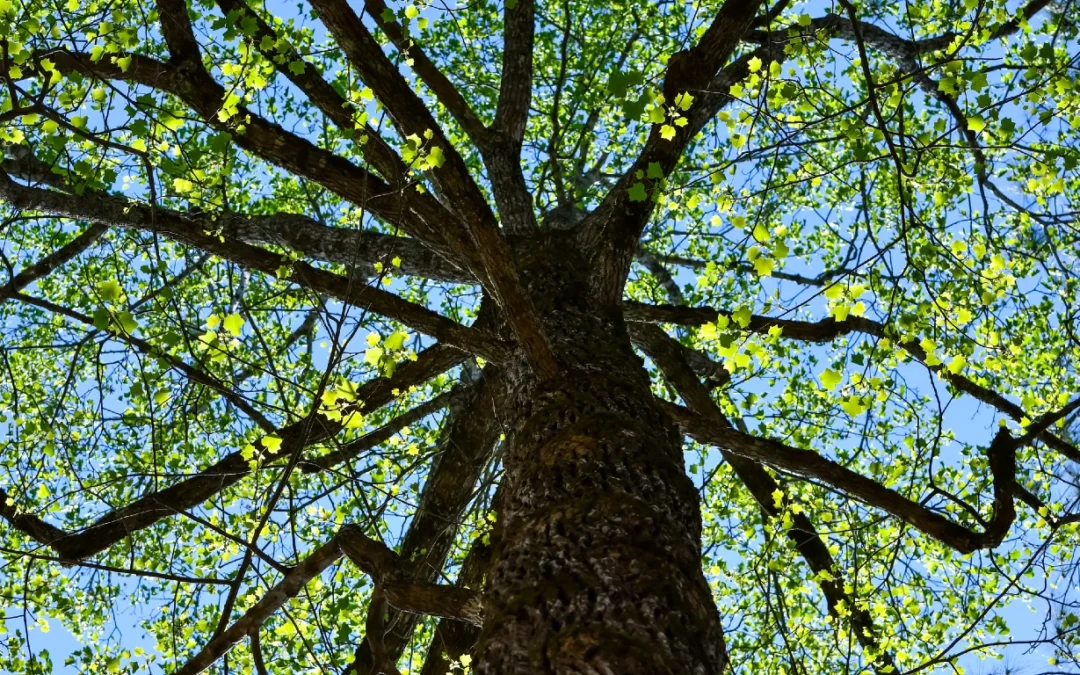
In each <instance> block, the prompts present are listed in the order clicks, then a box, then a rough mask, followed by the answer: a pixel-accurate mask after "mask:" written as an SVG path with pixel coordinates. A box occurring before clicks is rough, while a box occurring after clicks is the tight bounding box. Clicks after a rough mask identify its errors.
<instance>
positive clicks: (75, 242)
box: [0, 223, 109, 302]
mask: <svg viewBox="0 0 1080 675" xmlns="http://www.w3.org/2000/svg"><path fill="white" fill-rule="evenodd" d="M108 231H109V226H108V225H106V224H103V223H94V224H93V225H91V226H90V227H88V228H86V229H85V230H83V231H82V232H81V233H79V235H78V236H77V237H75V238H74V239H72V240H71V241H69V242H68V243H66V244H64V245H63V246H61V247H60V248H58V249H57V250H55V251H53V252H52V253H50V254H49V255H47V256H45V257H44V258H42V259H41V260H39V261H37V262H36V263H33V264H32V265H28V266H26V267H24V268H23V269H22V270H20V271H19V273H18V274H16V275H14V276H13V277H11V280H10V281H8V282H7V283H6V284H4V285H3V286H0V302H3V301H5V300H7V299H8V298H11V297H13V296H15V295H17V294H18V293H19V292H20V291H22V290H23V289H24V288H26V287H27V286H29V285H30V284H32V283H34V282H35V281H37V280H38V279H41V278H42V277H44V276H46V275H48V274H49V273H50V272H52V271H53V270H55V269H56V268H58V267H60V266H61V265H63V264H64V263H66V262H68V261H69V260H72V259H73V258H76V257H77V256H79V255H80V254H81V253H83V252H84V251H86V250H87V249H88V248H90V247H91V246H93V245H94V244H95V243H96V242H97V240H98V239H100V238H101V237H102V235H104V234H105V233H106V232H108Z"/></svg>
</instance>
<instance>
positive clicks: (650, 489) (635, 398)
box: [476, 233, 725, 675]
mask: <svg viewBox="0 0 1080 675" xmlns="http://www.w3.org/2000/svg"><path fill="white" fill-rule="evenodd" d="M529 246H530V248H529V250H528V251H525V252H522V253H521V254H520V257H521V258H522V259H521V260H520V261H519V262H520V264H521V266H522V268H523V270H524V272H523V275H522V276H523V282H524V283H525V284H526V286H527V288H528V292H529V295H530V296H531V298H532V300H533V302H534V303H535V304H536V305H537V310H538V312H539V313H540V316H541V322H542V324H543V327H544V329H545V331H546V332H547V335H548V336H549V338H550V340H551V343H552V346H553V349H554V351H555V355H556V359H557V360H558V362H559V367H560V375H559V376H558V377H557V378H555V379H554V380H552V381H548V382H545V383H543V384H540V383H538V382H537V381H536V379H535V378H534V377H533V376H532V375H531V373H530V371H529V369H528V367H527V366H526V365H525V363H524V361H522V362H520V363H514V364H511V365H510V366H509V367H508V372H509V374H510V379H511V382H513V386H512V393H511V395H510V397H509V399H508V401H507V406H508V413H509V415H508V417H509V419H510V420H511V424H510V430H509V433H508V437H507V449H506V455H505V459H504V463H505V478H504V481H505V483H504V486H503V488H504V494H505V496H506V501H505V503H504V505H503V508H502V510H501V512H500V513H499V514H498V517H499V521H500V526H501V527H500V529H501V531H502V537H501V541H500V542H499V544H498V546H497V549H496V552H495V559H494V561H493V565H492V568H491V571H490V573H489V576H488V580H487V588H486V597H487V602H488V606H487V607H486V608H485V616H486V620H485V627H484V631H483V633H482V634H481V637H480V641H479V645H478V647H477V650H476V654H477V664H476V665H477V672H478V673H480V674H481V675H495V674H499V675H505V674H509V673H522V674H524V673H530V674H531V673H581V674H589V675H592V674H597V675H624V674H633V673H671V674H672V675H676V674H679V675H681V674H684V673H685V674H690V673H695V674H706V673H719V672H721V670H722V669H723V667H724V665H725V653H724V645H723V635H722V631H721V628H720V622H719V617H718V615H717V612H716V608H715V605H714V603H713V599H712V594H711V592H710V590H709V587H708V584H707V583H706V581H705V578H704V575H703V573H702V569H701V544H700V541H701V514H700V510H699V503H698V495H697V491H696V490H695V489H694V487H693V485H692V483H691V482H690V480H689V478H688V477H687V475H686V472H685V470H684V465H683V457H682V443H681V437H680V435H679V433H678V432H677V431H676V429H675V426H674V424H673V422H672V420H671V419H669V418H668V417H667V415H666V414H664V413H663V412H662V411H661V410H659V409H658V408H657V407H656V406H655V405H654V404H653V403H652V395H651V393H650V385H649V378H648V375H647V373H646V372H645V370H644V368H643V364H642V361H641V359H640V358H638V356H637V355H636V354H635V353H634V352H633V350H632V348H631V344H630V339H629V336H628V335H627V331H626V328H625V326H624V324H623V321H622V317H621V312H620V310H619V308H617V307H597V306H595V305H594V304H593V303H592V302H591V301H590V300H589V299H588V293H587V284H586V279H585V270H586V268H587V266H586V264H585V262H584V260H582V259H581V258H580V257H579V256H578V255H577V254H576V253H575V252H574V251H573V248H572V246H570V245H569V242H568V241H567V237H566V235H564V234H560V233H552V234H550V235H548V236H545V237H544V238H543V240H542V241H541V242H539V243H537V242H535V240H534V241H530V242H529Z"/></svg>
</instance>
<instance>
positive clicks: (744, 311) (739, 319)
mask: <svg viewBox="0 0 1080 675" xmlns="http://www.w3.org/2000/svg"><path fill="white" fill-rule="evenodd" d="M752 316H753V314H751V312H750V308H749V307H741V308H739V309H737V310H736V311H734V312H732V313H731V318H732V319H735V323H737V324H739V326H741V327H742V328H747V327H749V326H750V318H751V317H752Z"/></svg>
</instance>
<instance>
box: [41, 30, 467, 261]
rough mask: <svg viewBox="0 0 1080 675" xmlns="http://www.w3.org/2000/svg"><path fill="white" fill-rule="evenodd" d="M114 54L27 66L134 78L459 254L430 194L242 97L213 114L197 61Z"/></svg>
mask: <svg viewBox="0 0 1080 675" xmlns="http://www.w3.org/2000/svg"><path fill="white" fill-rule="evenodd" d="M116 56H117V60H120V59H121V58H122V59H124V60H125V62H126V67H125V68H121V67H120V66H119V65H117V64H116V63H113V62H110V61H109V60H108V59H101V60H98V61H94V60H93V59H92V57H91V56H90V55H89V54H85V53H82V52H76V51H71V50H67V49H50V50H45V51H39V52H36V53H35V54H33V55H32V56H31V58H30V59H28V61H27V63H26V66H25V67H24V71H25V72H26V73H35V72H37V73H42V74H43V75H45V76H47V72H46V71H44V69H43V68H42V66H41V62H42V60H43V59H47V60H49V61H50V62H51V63H52V64H53V67H55V68H56V70H57V72H60V73H61V74H64V75H67V74H70V73H79V74H81V75H86V76H88V77H92V78H95V79H99V80H100V79H105V80H116V81H126V82H134V83H137V84H142V85H144V86H147V87H150V88H153V89H156V90H158V91H162V92H165V93H168V94H171V95H173V96H176V97H177V98H179V99H180V100H181V101H183V102H184V104H186V105H187V106H188V107H190V108H191V109H192V110H194V111H195V112H196V113H198V114H199V115H200V116H201V117H202V118H203V119H204V120H205V122H206V123H207V124H208V125H209V126H211V127H212V128H214V129H216V130H218V131H223V132H227V133H229V134H230V135H231V137H232V139H233V141H234V142H235V143H236V144H237V145H238V146H239V147H241V148H243V149H244V150H246V151H248V152H250V153H251V154H253V155H255V156H256V157H260V158H262V159H264V160H266V161H268V162H270V163H271V164H275V165H277V166H280V167H281V168H283V169H285V170H287V171H289V172H291V173H293V174H295V175H297V176H301V177H303V178H305V179H307V180H310V181H312V182H314V183H317V184H319V185H322V186H323V187H325V188H326V189H328V190H330V191H331V192H333V193H334V194H336V195H338V196H339V197H341V198H342V199H345V200H347V201H350V202H352V203H354V204H356V205H358V206H361V207H363V208H366V209H368V210H370V211H371V212H372V213H373V214H374V215H376V216H377V217H379V218H380V219H382V220H384V221H385V222H388V223H391V224H394V225H396V226H398V227H400V228H401V229H402V230H403V231H404V232H406V233H408V234H410V235H412V236H414V237H416V238H417V239H419V240H421V241H422V242H424V244H425V245H427V246H429V247H431V248H433V249H434V250H436V251H437V252H439V253H440V255H443V256H444V257H446V258H447V259H450V260H457V259H456V258H455V254H454V253H453V252H451V251H450V249H449V248H448V247H447V244H446V242H445V240H444V238H443V235H442V233H441V232H438V231H436V229H434V227H433V226H431V225H429V223H440V222H442V221H443V220H445V217H446V213H445V210H444V209H441V208H440V209H438V210H432V209H430V208H429V204H430V202H429V201H427V200H416V199H411V198H410V199H406V198H405V197H404V195H403V194H402V193H401V192H400V191H399V190H395V189H393V188H391V187H390V186H389V185H388V184H387V183H385V182H384V181H382V180H381V179H379V178H378V177H377V176H375V175H373V174H371V173H370V172H368V171H366V170H365V169H362V168H361V167H358V166H356V165H355V164H353V163H352V162H350V161H348V160H347V159H344V158H342V157H339V156H337V155H335V154H333V153H331V152H329V151H327V150H324V149H323V148H320V147H318V146H316V145H314V144H312V143H311V142H310V141H308V140H306V139H304V138H301V137H299V136H297V135H295V134H292V133H290V132H288V131H286V130H285V129H284V128H282V127H281V126H279V125H277V124H274V123H273V122H270V121H268V120H266V119H265V118H263V117H261V116H260V115H258V114H257V113H255V112H254V111H252V110H250V109H248V108H247V107H246V106H244V105H242V104H240V103H238V104H237V105H236V107H235V111H236V112H235V114H233V115H231V116H228V117H227V118H225V119H224V120H223V119H222V118H221V117H220V116H219V115H218V113H219V112H221V111H222V110H223V106H224V103H225V100H226V92H225V89H224V88H223V87H222V86H221V85H220V84H218V83H217V82H216V81H215V80H214V79H213V78H212V77H211V76H210V74H209V73H208V72H206V70H205V69H204V68H203V66H202V63H201V61H184V62H171V63H168V64H166V63H163V62H161V61H158V60H156V59H153V58H150V57H147V56H143V55H141V54H119V55H116ZM128 59H129V60H128ZM240 127H242V129H241V128H240ZM241 131H242V133H241Z"/></svg>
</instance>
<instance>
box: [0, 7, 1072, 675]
mask: <svg viewBox="0 0 1080 675" xmlns="http://www.w3.org/2000/svg"><path fill="white" fill-rule="evenodd" d="M1078 37H1080V8H1078V7H1077V6H1076V4H1075V2H1074V0H1053V1H1051V0H1030V1H1028V2H1020V3H1018V2H1006V1H1003V0H963V1H962V2H958V1H955V0H951V1H949V2H943V1H942V0H908V1H906V2H903V3H898V2H883V1H881V0H859V1H858V2H855V0H837V1H836V2H834V3H830V2H807V3H797V2H790V1H789V0H778V2H775V3H762V2H760V1H759V0H726V1H720V0H695V1H694V2H667V1H664V2H644V1H637V2H634V1H623V0H618V1H612V0H608V1H604V2H593V1H589V0H553V1H550V2H548V1H535V2H534V0H503V1H502V2H494V1H490V0H472V1H471V2H461V3H446V2H442V1H441V0H440V1H439V2H434V1H433V2H425V1H423V0H415V1H414V2H413V3H412V4H406V3H399V2H394V3H392V4H388V3H387V2H384V1H383V0H365V1H364V2H359V1H357V2H354V3H351V4H350V3H348V2H346V0H308V1H306V2H299V3H297V4H295V5H293V4H288V3H277V2H273V3H264V2H258V1H257V0H156V1H147V2H144V1H142V0H0V152H2V162H0V170H2V171H0V516H2V518H3V520H2V521H0V558H2V567H0V580H2V583H0V610H2V611H3V612H4V616H5V621H3V622H0V632H3V633H4V634H3V635H2V636H0V640H2V641H0V670H3V671H6V672H12V673H48V672H52V670H53V668H54V667H56V668H58V669H59V668H62V667H63V666H64V664H65V663H66V664H67V666H68V667H70V668H71V669H72V670H71V671H69V672H80V673H139V672H154V673H189V674H191V673H197V672H202V671H203V670H205V669H213V670H212V672H220V673H232V672H256V673H260V674H262V673H294V672H321V673H340V672H342V671H343V670H345V669H346V668H349V667H350V664H352V663H361V664H370V665H367V666H365V668H372V667H373V668H374V669H375V671H376V672H377V671H378V669H383V670H391V669H400V670H401V671H402V672H412V673H421V672H422V673H425V674H430V675H434V674H435V673H447V672H458V673H460V672H468V671H470V670H473V669H477V668H481V669H482V667H483V666H482V665H480V664H479V663H478V660H474V659H479V656H478V655H477V653H475V652H474V647H473V646H474V643H475V642H476V640H477V634H478V631H479V630H480V628H481V627H484V626H485V620H484V617H485V612H489V609H488V608H489V604H488V603H489V599H488V598H487V597H486V596H485V583H486V582H485V577H486V575H487V571H488V570H489V566H490V565H491V560H492V559H493V557H494V558H497V557H498V555H499V553H498V551H499V542H500V537H501V536H502V527H501V525H500V523H501V520H500V513H501V511H500V508H501V504H502V503H503V500H505V499H507V498H508V496H507V495H506V494H504V488H505V482H504V468H505V466H506V463H507V462H511V461H514V460H513V458H512V457H511V456H510V455H508V454H507V445H508V443H509V442H510V441H508V439H507V434H508V433H510V429H509V425H508V423H507V421H506V420H507V419H508V416H509V415H511V414H512V413H513V411H512V410H508V405H510V406H512V404H509V403H508V402H509V401H512V400H513V397H512V396H510V395H509V394H508V393H507V391H508V387H509V385H508V384H507V383H506V382H505V378H502V377H501V376H500V372H501V371H500V367H501V366H502V364H505V363H509V362H511V361H512V360H513V359H514V358H517V356H515V355H523V356H522V357H521V358H524V359H525V361H526V362H527V363H528V366H529V367H530V368H531V371H532V372H533V373H534V374H535V377H536V379H537V381H539V382H551V381H555V379H554V378H557V377H558V376H559V373H560V372H562V369H564V367H565V364H564V357H563V354H564V353H565V351H566V349H568V347H567V346H566V345H565V344H564V342H565V341H566V338H565V336H553V335H552V331H551V330H550V325H551V322H552V321H557V318H558V317H557V314H552V313H551V312H555V311H556V310H550V311H549V309H548V308H545V307H546V305H545V306H544V307H541V305H542V304H543V302H542V295H543V293H542V292H541V291H538V290H537V285H538V284H540V285H542V283H541V282H540V281H536V278H537V277H536V275H537V274H538V273H537V272H535V271H532V268H529V266H528V265H527V264H526V263H524V262H522V260H523V259H525V258H528V256H529V255H530V254H529V251H531V250H533V249H532V248H530V247H533V246H534V244H533V243H532V242H534V241H540V240H544V241H548V240H547V239H544V237H545V236H547V235H548V234H549V233H558V236H565V237H566V238H565V239H558V241H560V242H562V241H566V242H574V244H573V246H574V247H575V251H577V250H580V251H582V253H581V260H582V261H584V262H582V263H581V265H583V266H586V267H588V270H589V271H588V291H587V295H588V296H589V298H590V302H595V303H598V305H603V306H607V305H610V306H613V307H618V308H619V312H620V316H621V317H623V318H624V319H625V322H626V325H627V326H628V331H629V335H630V338H631V339H632V341H633V344H634V346H635V348H636V349H637V350H639V353H640V354H641V356H642V358H643V361H644V363H645V368H646V369H647V370H648V374H649V377H650V378H651V382H652V394H653V395H654V396H655V397H656V398H657V399H658V400H659V401H660V403H658V405H659V406H660V407H661V409H662V410H664V411H665V413H666V414H667V415H669V416H670V417H671V418H673V419H674V420H675V422H676V423H677V425H678V428H679V429H680V430H681V432H682V433H683V434H684V436H685V438H684V445H683V450H684V453H683V454H684V458H685V471H686V473H687V475H688V476H689V480H690V481H691V482H692V484H693V487H694V488H695V490H696V493H697V495H698V499H699V501H700V509H701V515H702V527H701V537H700V548H701V566H702V570H703V573H704V577H705V579H706V580H707V581H708V586H709V588H710V590H711V592H712V595H713V600H714V601H715V605H716V608H717V611H718V613H719V617H720V622H721V624H722V627H723V632H724V641H725V643H726V652H727V658H728V663H727V668H728V669H729V670H730V671H732V672H745V673H790V674H792V675H795V674H799V673H813V672H837V673H838V672H843V673H861V672H868V673H875V674H885V673H931V672H941V673H950V672H951V673H959V672H961V671H962V670H963V669H964V668H965V667H967V668H969V669H970V668H971V664H973V663H976V662H977V659H978V658H983V657H986V658H991V659H993V658H994V657H999V656H1001V655H1003V654H1005V653H1006V651H1008V650H1009V649H1012V650H1013V651H1012V652H1009V654H1010V658H1012V657H1013V656H1015V655H1016V654H1018V653H1019V651H1024V650H1028V651H1029V652H1030V653H1033V654H1035V656H1033V657H1032V659H1033V662H1037V663H1038V664H1045V663H1048V664H1049V665H1047V666H1046V668H1045V670H1046V671H1047V672H1070V673H1071V672H1080V633H1078V631H1080V606H1078V605H1080V597H1078V596H1077V594H1076V585H1077V579H1076V575H1077V573H1078V572H1080V568H1078V566H1077V564H1076V562H1075V560H1074V558H1075V555H1076V552H1077V546H1078V545H1080V492H1078V490H1077V487H1078V486H1077V480H1078V474H1077V469H1078V467H1080V465H1078V463H1080V439H1078V436H1080V434H1078V433H1077V429H1076V425H1077V423H1076V420H1077V410H1078V408H1080V374H1078V369H1077V364H1078V360H1080V335H1078V331H1080V328H1078V326H1080V303H1078V294H1080V262H1078V255H1080V224H1078V214H1080V203H1078V200H1080V142H1078V141H1080V67H1078V66H1080V63H1078V59H1080V39H1078ZM553 236H554V235H553ZM559 245H560V246H562V245H563V244H559ZM536 246H539V244H536ZM574 256H577V253H575V254H574ZM566 260H569V261H575V260H578V258H577V257H573V256H571V255H570V253H567V258H566ZM574 264H577V263H574ZM545 269H546V268H545ZM545 274H548V275H549V276H550V277H551V279H550V281H551V283H552V284H555V283H556V282H557V277H558V276H559V275H560V274H563V271H562V268H560V267H558V266H557V265H552V266H551V268H550V271H548V272H545ZM527 275H532V276H528V278H527V279H526V277H527ZM539 278H540V279H541V281H543V276H542V275H541V276H540V277H539ZM604 303H607V305H604ZM538 307H540V309H538ZM552 317H555V318H552ZM582 342H583V343H582V344H577V345H574V346H573V349H575V350H577V351H576V352H575V353H579V352H580V353H581V354H583V355H584V356H582V357H581V358H582V359H585V360H587V357H588V354H590V353H591V350H593V349H594V347H595V345H591V344H589V343H588V340H582ZM597 351H598V352H599V349H597ZM597 363H598V365H596V367H595V368H596V369H597V370H602V369H603V368H604V367H605V366H604V363H605V362H603V361H602V360H601V361H598V362H597ZM661 475H662V474H661ZM680 480H681V478H680ZM506 489H512V488H506ZM1024 605H1030V608H1031V612H1032V613H1031V619H1030V622H1027V623H1028V624H1029V625H1022V624H1023V623H1024V622H1021V621H1018V620H1015V619H1014V620H1012V621H1009V620H1007V617H1008V616H1010V615H1016V614H1017V612H1018V611H1022V612H1025V613H1026V612H1028V610H1027V609H1022V610H1018V609H1017V608H1020V607H1023V606H1024ZM488 615H489V616H490V613H489V614H488ZM1025 615H1026V614H1025ZM485 630H486V628H485ZM46 633H47V634H46ZM58 633H60V634H70V635H71V636H74V637H75V638H76V639H77V640H78V641H79V643H80V644H79V645H78V646H77V647H74V648H71V649H67V650H65V651H66V653H65V654H64V655H63V657H62V658H58V657H56V656H55V654H56V652H57V647H56V646H55V645H56V642H57V641H56V640H55V639H54V636H56V635H57V634H58ZM50 650H51V651H50ZM1017 650H1019V651H1017ZM718 667H719V666H718ZM988 668H989V666H988ZM354 670H361V668H359V667H358V668H356V669H354ZM582 672H584V671H582ZM363 675H367V672H366V670H365V672H364V673H363Z"/></svg>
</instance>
